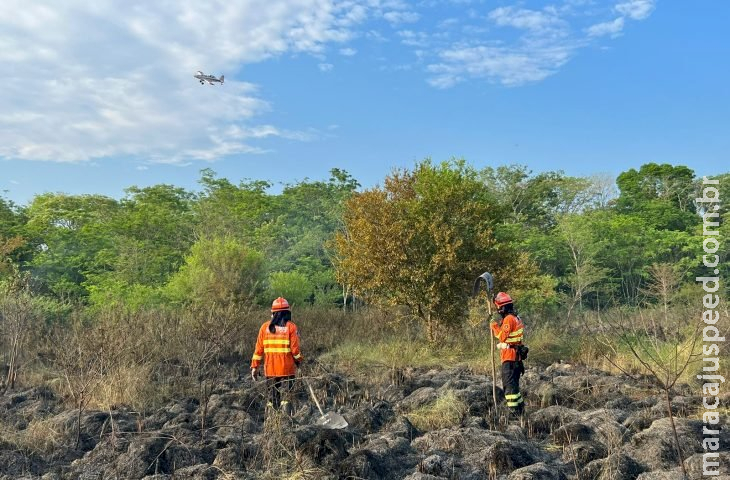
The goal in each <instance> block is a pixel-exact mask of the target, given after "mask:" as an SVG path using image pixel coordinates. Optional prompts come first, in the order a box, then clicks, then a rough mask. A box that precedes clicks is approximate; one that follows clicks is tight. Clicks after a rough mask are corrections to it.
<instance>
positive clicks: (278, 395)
mask: <svg viewBox="0 0 730 480" xmlns="http://www.w3.org/2000/svg"><path fill="white" fill-rule="evenodd" d="M303 358H304V357H302V353H301V352H300V351H299V331H298V330H297V326H296V325H295V324H294V322H292V321H291V308H290V307H289V302H287V301H286V299H285V298H283V297H279V298H277V299H276V300H274V302H273V303H272V304H271V320H270V321H268V322H265V323H264V324H263V325H261V328H260V329H259V335H258V339H257V340H256V350H255V351H254V353H253V357H252V358H251V378H252V379H253V380H254V381H256V373H257V369H258V367H259V365H260V364H261V361H262V360H263V362H264V376H265V377H266V385H267V387H268V390H269V401H268V402H267V404H266V407H267V409H277V410H278V409H281V410H282V411H284V412H285V413H287V414H290V413H291V408H290V405H289V392H290V391H291V389H292V386H293V385H294V375H295V374H296V369H297V367H298V366H299V364H300V363H301V362H302V360H303Z"/></svg>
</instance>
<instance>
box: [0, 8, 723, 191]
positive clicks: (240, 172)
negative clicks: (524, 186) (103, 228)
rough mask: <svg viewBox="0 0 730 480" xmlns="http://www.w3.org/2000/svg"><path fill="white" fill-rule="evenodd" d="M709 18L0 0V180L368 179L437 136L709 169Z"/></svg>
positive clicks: (574, 11)
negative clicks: (200, 79) (1, 76)
mask: <svg viewBox="0 0 730 480" xmlns="http://www.w3.org/2000/svg"><path fill="white" fill-rule="evenodd" d="M61 5H62V6H61ZM729 23H730V4H728V3H727V2H709V1H704V2H703V1H700V2H670V1H668V0H614V1H599V0H561V1H554V2H545V1H506V0H505V1H501V0H494V1H487V0H485V1H479V0H421V1H414V2H406V1H402V0H239V1H235V2H232V1H230V0H220V1H219V0H215V1H207V2H200V1H197V0H196V1H192V0H177V1H172V0H171V1H160V2H143V1H139V0H134V1H122V0H104V1H99V2H93V5H92V2H86V1H82V0H69V1H67V2H63V3H61V2H55V1H51V0H48V1H42V0H37V1H33V2H23V1H20V0H4V1H3V2H2V4H1V5H0V61H1V62H2V63H3V65H4V67H5V71H6V76H5V82H4V86H3V88H2V89H0V192H3V193H0V195H2V196H4V197H6V198H10V199H12V200H14V201H16V202H18V203H21V204H22V203H26V202H28V201H30V200H31V199H32V197H33V195H35V194H38V193H42V192H47V191H52V192H66V193H71V194H81V193H100V194H104V195H109V196H112V197H117V198H118V197H120V196H122V195H123V190H124V188H126V187H129V186H131V185H138V186H146V185H152V184H156V183H169V184H175V185H179V186H182V187H185V188H189V189H195V188H197V180H198V179H199V177H200V174H199V172H200V170H201V169H203V168H212V169H213V170H215V171H216V172H218V174H219V175H220V176H222V177H226V178H229V179H230V180H232V181H234V182H237V181H239V180H241V179H244V178H256V179H267V180H271V181H273V182H293V181H298V180H302V179H304V178H312V179H323V178H327V176H328V171H329V170H330V169H331V168H333V167H338V168H343V169H346V170H348V171H349V172H350V173H352V174H353V175H354V176H355V177H356V178H357V179H358V180H359V181H360V182H361V183H362V184H363V185H364V186H372V185H375V184H377V183H379V182H381V181H382V179H383V178H384V176H385V175H387V174H388V173H389V172H390V171H391V170H392V169H393V168H394V167H410V166H412V165H413V164H414V162H415V161H418V160H421V159H423V158H425V157H431V158H433V159H434V160H445V159H448V158H450V157H452V156H457V157H464V158H466V159H467V160H468V161H469V162H471V163H472V164H474V165H475V166H477V167H482V166H487V165H501V164H510V163H520V164H525V165H528V166H529V167H530V168H532V169H533V170H534V171H535V172H541V171H546V170H564V171H565V172H567V173H568V174H571V175H590V174H594V173H608V174H611V175H616V174H618V173H620V172H621V171H623V170H626V169H628V168H631V167H639V166H640V165H641V164H643V163H647V162H660V163H665V162H666V163H673V164H683V165H688V166H690V167H691V168H693V169H694V170H695V171H696V172H697V173H698V174H700V175H702V174H712V173H720V172H726V171H728V170H730V168H728V164H729V163H728V161H727V152H728V151H729V150H730V135H728V132H729V131H730V115H729V114H728V112H730V89H729V88H728V85H730V63H729V62H728V60H727V59H728V58H730V41H729V40H730V38H729V37H730V35H729V34H728V33H726V32H727V25H728V24H729ZM198 69H200V70H204V71H205V72H206V73H213V74H216V75H220V74H225V77H226V81H225V84H224V85H222V86H219V85H216V86H208V85H205V86H201V85H200V84H199V83H197V81H196V80H195V79H194V78H193V77H192V75H193V73H194V72H195V71H196V70H198Z"/></svg>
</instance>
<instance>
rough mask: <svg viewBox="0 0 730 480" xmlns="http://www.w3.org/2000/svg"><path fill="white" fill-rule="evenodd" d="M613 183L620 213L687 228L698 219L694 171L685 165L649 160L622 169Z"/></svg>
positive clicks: (661, 226) (657, 225) (663, 226)
mask: <svg viewBox="0 0 730 480" xmlns="http://www.w3.org/2000/svg"><path fill="white" fill-rule="evenodd" d="M616 183H617V184H618V187H619V189H620V190H621V194H620V196H619V198H618V201H617V204H616V208H617V210H618V211H619V212H621V213H629V214H636V215H638V216H639V217H641V218H642V219H643V220H644V222H645V223H646V224H648V225H651V226H653V227H655V228H658V229H666V230H687V229H688V228H689V227H691V226H692V225H696V224H697V223H698V218H697V216H696V215H695V213H696V211H695V207H694V199H695V198H696V196H697V195H696V186H695V181H694V172H693V171H692V170H690V169H689V168H687V167H684V166H677V167H675V166H672V165H669V164H666V163H665V164H662V165H658V164H656V163H648V164H646V165H642V166H641V168H640V169H639V170H638V171H637V170H635V169H633V168H632V169H630V170H628V171H626V172H624V173H622V174H621V175H619V176H618V179H617V180H616Z"/></svg>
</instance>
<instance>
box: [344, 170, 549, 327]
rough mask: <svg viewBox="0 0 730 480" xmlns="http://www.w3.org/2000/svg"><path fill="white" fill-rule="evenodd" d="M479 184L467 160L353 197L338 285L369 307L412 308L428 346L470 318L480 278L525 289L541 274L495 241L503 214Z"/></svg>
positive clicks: (396, 177)
mask: <svg viewBox="0 0 730 480" xmlns="http://www.w3.org/2000/svg"><path fill="white" fill-rule="evenodd" d="M479 178H480V176H479V175H478V172H476V171H475V170H474V169H473V168H472V167H469V166H467V165H466V163H465V162H464V161H460V160H459V161H451V162H444V163H440V164H437V165H434V164H433V163H431V162H430V161H428V160H427V161H424V162H422V163H419V164H418V165H416V167H415V168H414V170H413V171H408V170H402V171H396V172H394V173H393V174H391V175H389V176H388V177H386V179H385V184H384V187H382V188H380V187H376V188H373V189H371V190H367V191H365V192H363V193H360V194H357V195H355V196H353V197H352V198H351V199H349V200H348V201H347V202H346V204H345V212H344V228H343V230H342V231H341V232H339V233H338V234H337V236H336V238H335V250H336V254H335V259H334V263H335V267H336V269H337V276H338V281H340V283H343V284H348V285H350V286H351V287H352V288H353V289H354V291H355V292H356V293H357V294H358V295H360V296H362V297H365V298H366V299H368V300H369V301H371V302H374V303H380V304H384V305H403V306H407V307H409V308H410V310H411V312H412V313H413V314H414V315H416V316H417V317H418V318H420V319H421V320H423V322H424V323H425V326H426V331H427V333H428V337H429V340H431V341H434V340H435V339H436V335H437V331H438V330H439V328H440V327H448V326H453V325H456V324H458V323H459V322H460V320H461V319H462V318H463V316H464V315H466V311H467V303H468V297H469V293H470V291H471V285H472V283H473V280H474V278H475V277H476V276H477V275H479V274H480V273H482V272H483V271H485V270H489V271H491V272H493V273H494V274H495V278H496V279H497V287H498V288H501V289H509V288H513V287H524V286H526V284H527V283H530V282H531V280H533V279H534V278H535V274H536V269H535V267H534V266H533V265H532V263H531V262H530V261H529V260H528V258H527V256H526V255H525V254H520V253H517V252H515V251H514V249H513V247H512V243H511V242H510V241H509V239H507V240H506V241H500V242H498V241H496V239H495V238H496V237H495V229H497V228H499V225H500V223H501V222H502V216H503V212H502V211H500V210H499V208H498V207H497V202H496V199H495V198H494V197H493V195H492V194H491V193H490V191H489V189H488V188H486V186H485V185H484V183H483V182H481V181H480V180H479Z"/></svg>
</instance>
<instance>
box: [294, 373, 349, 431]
mask: <svg viewBox="0 0 730 480" xmlns="http://www.w3.org/2000/svg"><path fill="white" fill-rule="evenodd" d="M304 382H305V383H306V384H307V388H308V389H309V394H310V395H311V396H312V400H314V403H315V405H317V410H319V414H320V415H321V417H319V418H318V419H317V421H316V422H315V423H316V424H317V425H319V426H320V427H324V428H328V429H330V430H340V429H342V428H345V427H347V425H348V424H347V420H345V417H343V416H342V415H340V414H339V413H335V412H327V413H324V412H323V411H322V407H321V406H320V405H319V401H317V396H316V395H315V394H314V390H312V386H311V385H310V384H309V382H307V381H306V380H305V381H304Z"/></svg>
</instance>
